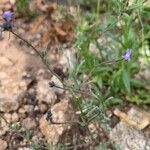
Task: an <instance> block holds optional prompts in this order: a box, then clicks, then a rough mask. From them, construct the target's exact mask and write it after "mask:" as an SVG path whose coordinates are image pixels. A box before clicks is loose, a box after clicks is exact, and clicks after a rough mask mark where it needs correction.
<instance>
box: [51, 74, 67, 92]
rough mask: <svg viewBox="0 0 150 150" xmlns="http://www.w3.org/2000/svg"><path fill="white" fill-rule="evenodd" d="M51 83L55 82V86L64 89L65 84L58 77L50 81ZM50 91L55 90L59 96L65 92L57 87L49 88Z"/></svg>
mask: <svg viewBox="0 0 150 150" xmlns="http://www.w3.org/2000/svg"><path fill="white" fill-rule="evenodd" d="M50 82H54V83H55V85H57V86H59V87H62V88H63V84H62V82H61V81H60V80H59V79H58V78H57V77H56V76H53V77H52V78H51V80H50ZM49 88H50V89H53V90H54V91H55V92H57V93H59V94H62V93H63V92H64V90H62V89H59V88H56V87H49Z"/></svg>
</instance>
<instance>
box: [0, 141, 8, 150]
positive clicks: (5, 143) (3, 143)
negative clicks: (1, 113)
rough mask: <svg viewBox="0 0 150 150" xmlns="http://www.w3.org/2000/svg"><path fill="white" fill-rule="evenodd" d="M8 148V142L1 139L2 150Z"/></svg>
mask: <svg viewBox="0 0 150 150" xmlns="http://www.w3.org/2000/svg"><path fill="white" fill-rule="evenodd" d="M6 148H7V142H6V141H4V140H2V139H0V150H5V149H6Z"/></svg>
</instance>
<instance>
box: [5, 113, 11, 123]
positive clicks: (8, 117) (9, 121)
mask: <svg viewBox="0 0 150 150" xmlns="http://www.w3.org/2000/svg"><path fill="white" fill-rule="evenodd" d="M4 118H5V119H6V121H7V122H8V123H11V120H12V117H11V114H10V113H5V114H4Z"/></svg>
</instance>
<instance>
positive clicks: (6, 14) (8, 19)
mask: <svg viewBox="0 0 150 150" xmlns="http://www.w3.org/2000/svg"><path fill="white" fill-rule="evenodd" d="M13 16H14V13H13V12H12V11H11V10H6V11H4V12H3V19H4V20H5V21H6V22H11V21H12V20H13Z"/></svg>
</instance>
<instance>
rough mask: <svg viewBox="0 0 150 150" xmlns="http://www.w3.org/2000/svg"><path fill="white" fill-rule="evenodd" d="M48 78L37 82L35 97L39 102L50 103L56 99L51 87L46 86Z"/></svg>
mask: <svg viewBox="0 0 150 150" xmlns="http://www.w3.org/2000/svg"><path fill="white" fill-rule="evenodd" d="M48 82H49V80H41V81H39V82H38V84H37V87H36V91H37V94H36V98H37V100H38V101H39V103H42V102H46V103H48V104H52V103H54V102H55V100H56V99H57V96H56V94H55V93H54V90H53V89H50V88H49V86H48Z"/></svg>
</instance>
